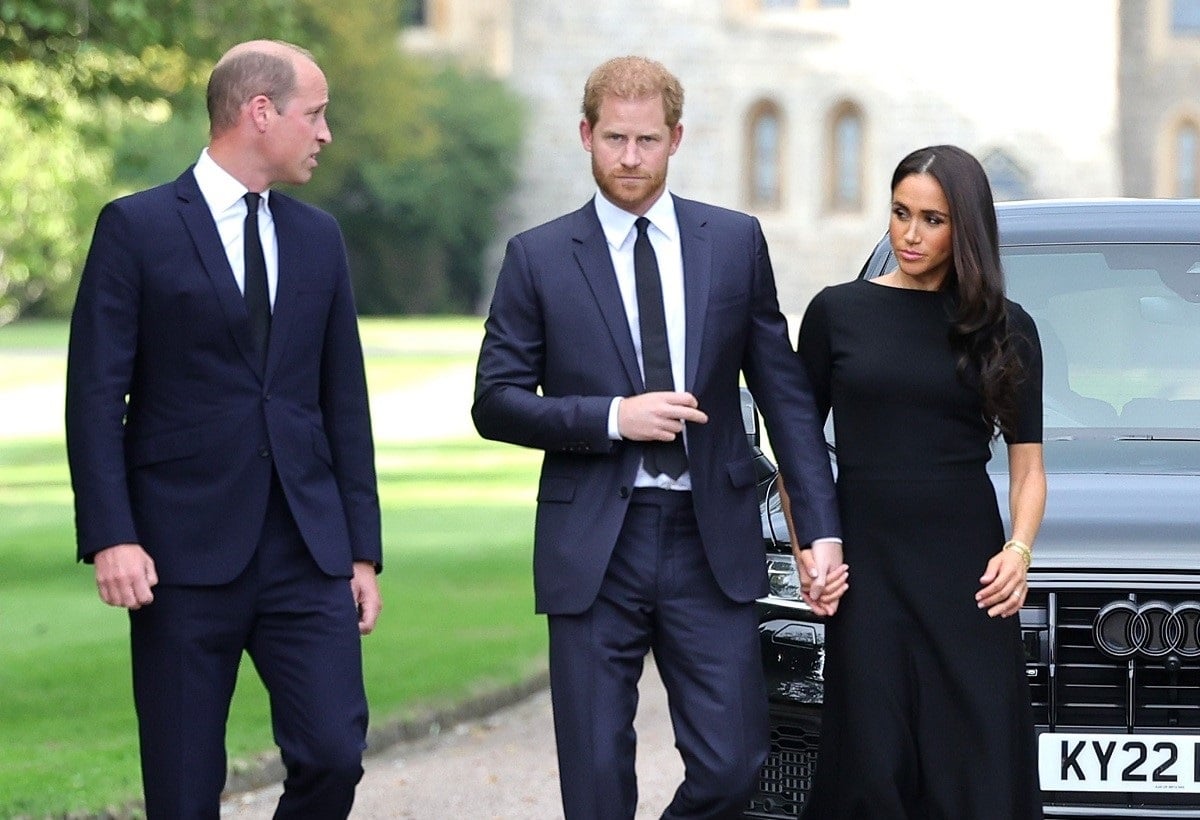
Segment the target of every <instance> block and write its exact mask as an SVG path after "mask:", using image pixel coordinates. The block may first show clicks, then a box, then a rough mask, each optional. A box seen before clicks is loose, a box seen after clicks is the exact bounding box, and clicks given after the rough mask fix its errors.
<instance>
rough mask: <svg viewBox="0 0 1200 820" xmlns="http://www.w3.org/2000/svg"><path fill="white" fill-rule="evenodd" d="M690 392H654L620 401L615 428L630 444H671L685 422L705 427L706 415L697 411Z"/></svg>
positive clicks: (696, 404)
mask: <svg viewBox="0 0 1200 820" xmlns="http://www.w3.org/2000/svg"><path fill="white" fill-rule="evenodd" d="M698 406H699V405H698V403H697V401H696V397H695V396H693V395H692V394H691V393H673V392H670V391H657V392H654V393H641V394H639V395H637V396H628V397H626V398H623V399H621V403H620V405H618V407H617V429H618V430H619V431H620V433H621V438H625V439H630V440H631V441H674V440H675V436H677V435H679V434H680V433H681V432H683V425H684V423H685V422H690V423H691V424H704V423H706V422H707V421H708V416H707V415H706V414H705V413H703V412H701V411H700V410H698V409H697V408H698Z"/></svg>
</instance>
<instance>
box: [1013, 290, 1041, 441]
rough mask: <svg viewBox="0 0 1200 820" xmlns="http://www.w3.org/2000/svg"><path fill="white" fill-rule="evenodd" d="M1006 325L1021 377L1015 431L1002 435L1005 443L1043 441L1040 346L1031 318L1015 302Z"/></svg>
mask: <svg viewBox="0 0 1200 820" xmlns="http://www.w3.org/2000/svg"><path fill="white" fill-rule="evenodd" d="M1008 326H1009V330H1010V332H1011V333H1012V334H1013V343H1014V344H1015V345H1016V349H1017V355H1018V356H1019V357H1020V359H1021V365H1022V367H1023V368H1024V371H1025V372H1024V376H1023V377H1022V380H1021V383H1020V384H1019V385H1018V386H1017V429H1016V430H1014V431H1013V433H1012V434H1011V435H1005V437H1004V440H1005V442H1007V443H1008V444H1031V443H1039V444H1040V443H1041V441H1042V344H1041V341H1040V340H1039V339H1038V331H1037V325H1036V324H1034V321H1033V317H1031V316H1030V315H1029V314H1028V313H1026V312H1025V309H1024V308H1022V307H1021V306H1020V305H1018V304H1017V303H1016V302H1009V303H1008Z"/></svg>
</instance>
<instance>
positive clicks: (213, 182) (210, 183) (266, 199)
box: [192, 148, 271, 214]
mask: <svg viewBox="0 0 1200 820" xmlns="http://www.w3.org/2000/svg"><path fill="white" fill-rule="evenodd" d="M192 174H193V175H194V176H195V177H196V185H198V186H199V187H200V193H201V194H202V195H203V196H204V201H205V202H207V203H208V207H209V209H210V210H212V212H213V213H216V214H221V213H225V212H226V211H228V210H229V209H230V208H233V207H234V206H235V205H238V204H240V203H241V201H242V197H244V196H245V195H246V193H247V192H248V191H249V190H250V189H249V188H247V187H246V186H245V185H243V184H242V183H240V182H238V181H237V180H236V179H234V177H233V176H232V175H231V174H230V173H229V172H228V171H226V170H225V169H224V168H222V167H221V166H220V165H217V161H216V160H214V159H213V158H212V157H211V156H210V155H209V153H208V149H207V148H205V149H204V150H203V151H201V152H200V158H199V159H198V160H196V167H195V168H194V169H193V171H192ZM270 195H271V192H270V191H269V190H267V191H263V192H262V198H263V201H262V206H261V207H263V208H266V211H267V213H270V212H271V208H270Z"/></svg>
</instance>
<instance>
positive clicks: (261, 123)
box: [245, 94, 275, 133]
mask: <svg viewBox="0 0 1200 820" xmlns="http://www.w3.org/2000/svg"><path fill="white" fill-rule="evenodd" d="M245 107H246V110H247V115H248V116H249V117H250V122H252V123H253V124H254V128H255V130H256V131H259V132H260V133H261V132H263V131H266V130H267V123H268V121H269V120H270V116H271V111H272V110H274V108H275V103H273V102H271V98H270V97H268V96H267V95H266V94H258V95H256V96H254V97H251V98H250V101H249V102H247V103H246V106H245Z"/></svg>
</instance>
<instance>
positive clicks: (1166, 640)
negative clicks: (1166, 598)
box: [1092, 601, 1200, 660]
mask: <svg viewBox="0 0 1200 820" xmlns="http://www.w3.org/2000/svg"><path fill="white" fill-rule="evenodd" d="M1092 634H1093V637H1094V639H1095V641H1096V647H1097V648H1098V649H1099V650H1100V651H1101V652H1104V653H1105V654H1106V655H1108V656H1109V657H1112V658H1117V659H1119V660H1123V659H1125V658H1129V657H1132V656H1134V655H1141V656H1143V657H1147V658H1163V657H1166V656H1167V655H1178V656H1179V657H1183V658H1195V657H1198V656H1200V603H1197V602H1196V601H1184V602H1183V603H1181V604H1175V605H1174V606H1172V605H1171V604H1168V603H1164V602H1163V601H1147V602H1146V603H1144V604H1135V603H1133V602H1132V601H1113V602H1112V603H1111V604H1108V605H1107V606H1105V607H1104V608H1103V609H1101V610H1100V611H1099V612H1098V613H1097V614H1096V620H1095V621H1093V622H1092Z"/></svg>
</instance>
